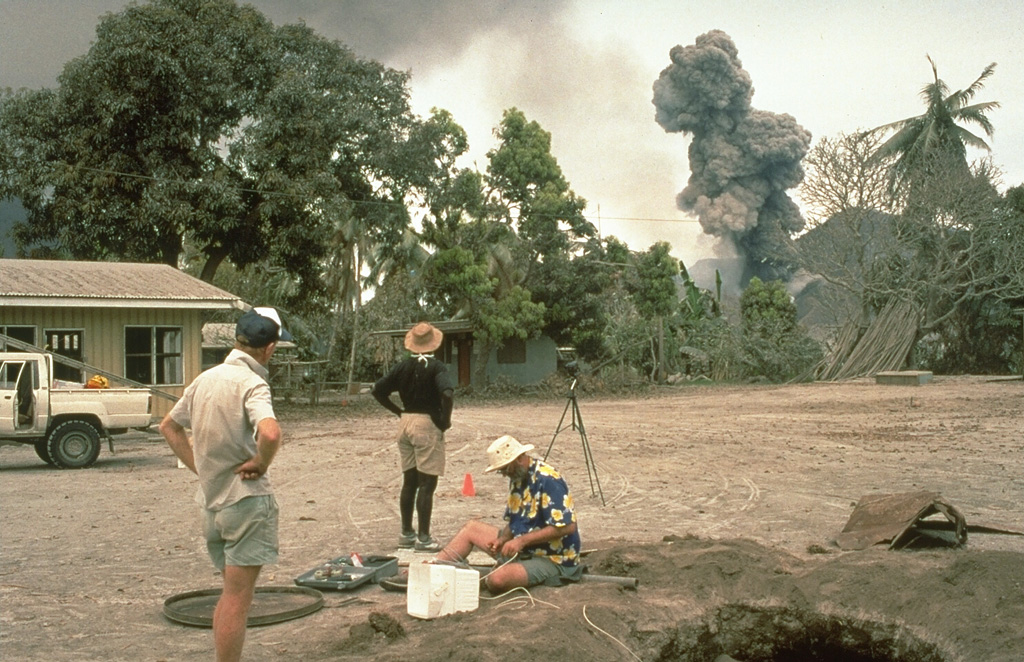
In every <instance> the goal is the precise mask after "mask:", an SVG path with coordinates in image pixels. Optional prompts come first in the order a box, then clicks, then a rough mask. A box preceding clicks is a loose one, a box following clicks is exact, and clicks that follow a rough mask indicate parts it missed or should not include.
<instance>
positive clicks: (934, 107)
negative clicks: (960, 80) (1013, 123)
mask: <svg viewBox="0 0 1024 662" xmlns="http://www.w3.org/2000/svg"><path fill="white" fill-rule="evenodd" d="M928 62H929V63H930V64H931V65H932V74H933V76H934V80H933V82H931V83H929V84H927V85H925V86H924V87H923V88H922V89H921V98H922V99H923V100H924V102H925V106H926V110H925V112H924V113H922V114H921V115H916V116H914V117H908V118H906V119H902V120H899V121H896V122H891V123H889V124H885V125H883V126H880V127H878V128H876V129H874V130H873V131H874V132H875V133H881V134H885V133H889V132H894V133H893V135H892V136H891V137H890V138H889V139H888V140H886V141H885V142H884V143H883V144H882V145H881V146H880V147H879V148H878V151H877V157H878V158H879V159H887V158H890V157H895V159H896V160H895V163H894V164H893V167H892V181H893V182H894V183H895V184H897V185H901V184H902V185H907V186H909V188H910V192H911V193H910V194H911V197H912V198H914V199H916V200H919V201H921V202H922V203H923V202H924V201H925V200H927V194H926V193H925V192H923V191H922V192H917V191H916V184H917V183H918V182H922V181H924V180H927V179H930V178H932V175H933V174H934V173H933V170H934V169H938V170H939V171H940V172H941V173H942V176H943V177H944V178H948V177H950V176H952V175H953V174H954V173H956V174H960V175H966V174H967V171H966V164H967V147H975V148H979V149H985V150H987V149H988V143H986V142H985V141H984V139H982V138H981V137H979V136H977V135H976V134H974V133H972V132H971V131H970V130H968V129H967V128H965V127H963V126H961V123H966V124H974V125H977V126H978V127H979V128H981V129H982V131H983V132H984V133H985V135H986V136H988V137H991V136H992V134H993V131H994V128H993V126H992V122H991V121H990V120H989V119H988V116H987V113H988V112H989V111H991V110H994V109H996V108H998V107H999V103H998V102H996V101H986V102H982V103H976V104H970V101H971V100H972V99H973V98H974V96H975V95H976V94H977V93H978V92H979V91H980V90H981V89H982V88H983V87H984V83H985V81H986V80H987V79H988V78H989V77H990V76H991V75H992V74H993V73H995V69H996V63H995V62H993V63H992V64H990V65H988V66H987V67H985V69H984V70H983V71H982V72H981V75H980V76H978V78H977V79H975V81H974V82H973V83H971V84H970V85H969V86H968V87H966V88H964V89H962V90H957V91H956V92H950V88H949V86H948V85H947V84H946V82H945V81H943V80H942V79H940V78H939V72H938V68H937V67H936V66H935V62H934V61H933V60H932V59H931V57H929V58H928Z"/></svg>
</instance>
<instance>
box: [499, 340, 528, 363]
mask: <svg viewBox="0 0 1024 662" xmlns="http://www.w3.org/2000/svg"><path fill="white" fill-rule="evenodd" d="M497 354H498V356H497V359H498V363H526V341H525V340H520V339H519V338H507V339H506V340H505V342H504V344H502V346H501V347H499V348H498V352H497Z"/></svg>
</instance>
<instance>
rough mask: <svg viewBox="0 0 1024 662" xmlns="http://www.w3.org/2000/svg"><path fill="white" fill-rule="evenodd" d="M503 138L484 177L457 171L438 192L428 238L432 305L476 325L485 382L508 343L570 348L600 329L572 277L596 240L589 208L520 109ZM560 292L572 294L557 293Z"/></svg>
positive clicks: (510, 116)
mask: <svg viewBox="0 0 1024 662" xmlns="http://www.w3.org/2000/svg"><path fill="white" fill-rule="evenodd" d="M495 135H496V137H497V138H498V141H499V143H498V146H497V147H495V148H494V149H492V150H490V151H489V152H488V154H487V158H488V166H487V170H486V173H485V174H480V173H478V172H474V171H470V170H465V169H463V170H457V169H455V168H450V169H449V176H448V177H447V178H446V179H443V180H442V179H439V180H437V181H435V182H434V184H433V186H432V187H430V189H429V190H430V192H431V194H432V195H431V197H430V199H429V200H428V201H427V206H428V208H429V214H428V216H427V218H426V219H425V220H424V221H423V231H422V234H421V236H422V238H423V241H424V242H425V243H426V244H427V245H429V247H430V248H431V249H432V250H433V253H432V255H431V256H430V257H429V259H428V260H427V261H426V262H425V264H424V265H423V268H422V274H423V284H424V288H425V291H426V292H427V297H428V302H429V303H431V304H433V305H436V306H438V308H439V309H440V310H442V311H445V312H446V313H447V314H448V315H449V316H455V317H464V318H467V319H471V320H473V322H474V326H475V328H476V329H477V332H476V341H477V342H476V352H477V354H478V358H477V367H478V375H477V379H478V380H482V379H483V373H482V371H483V370H484V368H485V367H486V357H487V356H488V355H489V353H490V350H491V349H492V348H493V347H495V346H500V345H501V344H502V343H503V342H504V341H505V340H507V339H509V338H520V339H526V338H528V337H530V336H533V335H535V334H536V333H538V332H540V331H541V330H542V329H547V330H549V331H550V332H551V333H552V335H554V336H557V337H558V338H559V340H564V339H565V338H567V337H568V336H569V335H570V333H569V331H568V328H569V327H570V326H574V325H576V322H580V324H578V325H576V326H578V328H580V329H582V330H584V332H583V333H584V335H580V336H579V338H580V339H582V340H585V341H586V339H587V338H592V337H593V326H594V325H593V324H591V323H589V320H588V319H587V318H588V316H589V317H593V315H594V308H593V307H592V306H587V305H579V304H580V302H581V301H582V300H585V299H586V297H587V294H588V287H589V285H588V284H587V283H586V281H585V279H584V278H582V277H577V276H574V272H573V269H574V265H576V264H583V262H578V259H579V258H581V256H583V255H584V254H586V253H587V252H588V251H587V248H586V244H587V241H588V240H589V239H590V238H591V237H593V235H594V234H595V231H594V227H593V225H591V224H590V223H589V222H588V221H587V220H586V218H584V216H583V209H584V207H585V206H586V201H585V200H583V199H581V198H579V197H578V196H576V194H575V193H573V191H572V189H571V188H570V187H569V184H568V182H567V180H566V179H565V176H564V174H563V173H562V170H561V168H560V167H559V166H558V162H557V160H556V159H555V157H554V156H553V155H552V154H551V135H550V134H549V133H548V132H546V131H544V130H543V129H542V128H541V127H540V125H539V124H537V123H536V122H534V121H529V120H527V119H526V116H525V115H524V114H523V113H522V112H521V111H519V110H517V109H515V108H513V109H510V110H507V111H506V112H505V113H504V115H503V117H502V121H501V124H500V125H499V127H498V128H497V129H496V131H495ZM588 264H589V265H590V266H593V265H594V264H596V263H595V262H589V263H588ZM581 273H582V272H581ZM556 285H566V286H567V287H569V288H570V289H572V290H573V291H569V292H566V291H563V292H560V293H557V294H556V293H555V292H554V291H553V290H552V288H553V287H555V286H556ZM573 297H577V299H576V301H572V303H569V302H570V301H571V300H572V298H573ZM560 299H561V300H560ZM563 302H564V303H563Z"/></svg>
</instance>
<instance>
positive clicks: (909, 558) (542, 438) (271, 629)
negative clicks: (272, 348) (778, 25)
mask: <svg viewBox="0 0 1024 662" xmlns="http://www.w3.org/2000/svg"><path fill="white" fill-rule="evenodd" d="M364 400H365V397H362V398H361V397H360V396H357V397H356V398H355V399H353V400H352V401H350V402H348V403H347V404H346V405H345V406H343V405H342V404H341V403H337V404H335V405H332V406H321V407H319V408H316V409H311V408H309V407H302V406H290V407H281V408H280V412H281V419H282V423H283V426H284V428H285V431H286V434H287V444H286V446H285V447H284V449H283V450H282V451H281V453H280V455H279V456H278V460H277V462H276V463H275V465H274V467H273V468H272V470H271V476H272V480H273V483H274V486H275V489H276V492H277V499H278V501H279V503H280V506H281V515H282V519H281V532H280V533H281V543H282V548H281V558H280V562H279V563H278V564H277V565H274V566H269V567H266V568H264V572H263V575H262V576H261V582H260V584H261V585H264V586H290V585H292V584H293V580H294V578H295V577H297V576H299V575H300V574H302V573H303V572H305V571H307V570H309V569H311V568H313V567H314V566H316V565H318V564H319V563H321V562H323V561H325V560H327V559H330V558H333V557H337V556H340V555H342V554H348V553H350V552H360V553H362V554H388V553H392V552H393V551H394V547H393V545H394V543H395V539H396V536H397V534H398V530H399V523H398V507H397V500H398V490H399V480H400V479H399V472H398V469H397V452H396V450H395V448H394V446H393V443H392V441H391V438H392V434H393V431H394V429H395V419H394V418H392V417H389V415H387V413H386V412H385V411H384V410H382V409H380V408H378V407H377V406H376V405H375V404H373V403H367V402H365V401H364ZM579 402H580V408H581V412H582V415H583V420H584V423H585V425H586V428H587V431H588V436H589V447H590V450H591V451H592V455H593V458H594V461H595V466H596V478H597V479H598V481H599V486H600V490H597V489H596V488H597V484H593V486H592V482H591V480H590V479H588V472H587V469H586V464H585V461H584V459H585V458H584V452H583V451H584V448H583V444H582V441H581V439H580V437H579V435H578V434H577V433H576V432H574V431H573V430H571V429H569V430H566V431H563V432H561V433H560V434H559V435H558V436H557V437H556V438H555V440H554V445H553V448H552V450H551V454H550V457H549V461H550V462H551V463H552V464H554V465H555V466H556V467H558V468H559V469H560V470H561V471H562V473H563V475H565V476H566V477H567V478H568V480H569V483H570V486H571V488H572V490H573V492H574V494H575V496H576V501H577V505H578V514H579V519H580V530H581V534H582V536H583V542H584V550H585V551H589V554H588V555H587V556H586V559H587V563H588V565H589V567H590V571H591V573H593V574H598V575H614V576H628V577H635V578H636V579H638V580H639V587H638V588H637V589H636V590H630V589H627V588H623V587H620V586H618V585H616V584H613V583H608V582H601V581H584V582H583V583H580V584H578V585H573V586H567V587H562V588H547V587H541V588H537V589H534V590H532V591H531V592H530V593H529V594H526V593H518V594H513V595H509V596H505V597H501V598H499V599H496V600H489V599H482V600H481V604H480V608H479V609H478V610H477V611H474V612H469V613H463V614H456V615H453V616H448V617H444V618H441V619H438V620H434V621H421V620H417V619H414V618H412V617H410V616H409V615H408V614H407V613H406V605H405V596H404V595H402V594H400V593H392V592H386V591H383V590H381V589H380V588H379V587H376V586H367V587H365V588H361V589H358V590H355V591H352V592H344V593H339V592H331V593H325V596H324V600H325V607H324V608H323V609H322V610H320V611H318V612H316V613H314V614H311V615H308V616H305V617H302V618H298V619H295V620H290V621H287V622H285V623H279V624H275V625H267V626H262V627H257V628H252V629H250V631H249V635H248V639H247V642H246V659H248V660H273V661H277V660H333V659H342V660H344V659H353V660H355V659H360V660H361V659H379V660H394V661H396V662H397V661H403V662H404V661H407V660H448V659H451V660H469V661H473V660H481V661H482V660H512V659H516V660H529V659H535V660H547V659H550V660H556V659H558V660H637V659H639V660H645V661H654V660H659V661H665V662H668V661H676V660H686V661H691V660H692V661H701V662H703V661H707V662H711V661H713V660H715V659H716V658H717V657H718V656H719V655H720V654H723V653H725V654H728V655H731V656H732V657H733V658H734V659H736V660H739V661H740V662H753V661H755V660H757V661H759V660H792V661H797V662H799V661H802V660H815V659H823V660H824V659H828V660H850V661H858V662H861V661H864V662H874V661H881V660H890V661H895V660H899V661H923V662H932V661H944V662H949V661H953V660H972V661H974V660H989V661H992V660H1006V661H1010V660H1015V661H1016V660H1021V659H1024V537H1020V536H1011V535H1000V534H975V533H972V534H971V536H970V538H969V540H968V544H967V546H966V548H964V549H959V550H953V549H930V550H916V551H889V550H886V549H884V548H878V547H876V548H872V549H869V550H865V551H856V552H843V551H840V550H839V549H838V548H837V547H836V546H835V545H834V544H833V542H832V541H833V539H834V538H835V536H836V534H838V533H839V531H841V529H842V528H843V526H844V524H845V523H846V521H847V519H848V518H849V516H850V513H851V512H852V509H853V506H854V504H855V503H856V501H857V500H858V499H859V498H860V497H862V496H864V495H867V494H875V493H895V492H907V491H914V490H921V489H924V490H934V491H936V492H940V493H941V494H942V495H943V497H944V498H945V499H946V500H948V501H949V502H951V503H952V504H954V505H955V506H956V507H957V508H959V509H960V510H961V511H962V512H963V513H964V515H965V516H966V518H967V522H968V524H969V525H988V526H996V527H1004V528H1013V529H1018V530H1019V529H1024V509H1022V503H1024V383H1022V382H1021V381H1006V380H1004V381H992V380H988V379H984V378H978V377H955V378H954V377H950V378H943V377H937V378H935V379H934V380H933V381H932V382H931V383H929V384H926V385H924V386H919V387H904V386H881V385H876V384H874V383H873V382H872V381H869V380H860V381H854V382H848V383H843V384H808V385H787V386H685V387H679V388H667V389H663V390H658V391H657V392H654V393H652V394H650V395H646V396H636V397H631V398H615V399H611V398H598V397H592V396H589V395H588V394H586V393H585V392H583V393H581V396H580V400H579ZM565 404H566V400H565V398H564V397H560V396H559V397H551V398H547V399H540V400H533V401H517V402H514V403H510V404H498V403H487V404H466V403H465V402H460V401H457V402H456V411H455V416H454V427H453V428H452V430H451V431H450V432H449V434H448V463H449V464H448V471H447V474H446V475H445V476H444V478H443V479H442V481H441V483H440V485H439V488H438V494H437V499H436V503H435V517H434V533H435V535H437V536H438V537H441V538H446V537H448V536H450V535H452V534H454V532H455V531H456V530H457V528H458V526H459V525H460V524H461V523H462V522H463V521H464V520H466V519H467V518H471V517H475V518H482V519H484V520H486V521H490V522H492V523H498V521H499V517H500V513H501V508H502V504H503V499H504V494H505V484H504V482H503V481H502V479H501V478H499V477H496V476H493V475H490V474H484V473H483V471H482V468H483V466H484V464H485V461H484V460H485V458H484V449H485V448H486V446H487V444H488V443H489V442H490V441H491V440H492V439H494V438H495V437H497V436H499V435H501V434H504V433H511V434H514V435H516V436H517V437H518V438H519V439H520V440H521V441H524V442H528V443H533V444H534V445H536V446H537V447H538V451H539V452H540V454H543V451H545V450H546V449H547V447H548V445H549V444H550V443H551V441H552V434H553V433H554V431H555V429H556V426H557V424H558V421H559V418H560V416H561V415H562V413H563V411H564V408H565ZM466 474H469V475H470V476H471V478H472V480H473V482H474V486H475V489H476V496H472V497H467V496H463V495H462V486H463V482H464V479H465V475H466ZM194 491H195V480H194V477H193V476H192V475H191V474H190V473H189V472H188V471H187V470H184V469H178V468H177V466H176V462H175V460H174V458H173V456H172V455H171V454H170V451H169V450H168V449H167V448H166V446H164V445H163V442H162V441H160V440H159V438H158V437H153V436H148V437H147V436H145V435H137V436H135V437H133V438H130V439H125V440H121V441H119V442H118V443H117V445H116V453H115V454H113V455H111V454H110V453H109V452H108V451H107V449H106V448H104V451H103V453H102V454H101V455H100V459H99V461H98V462H97V463H96V465H95V466H94V467H92V468H90V469H86V470H82V471H58V470H54V469H52V468H49V467H47V466H46V465H44V464H43V463H42V462H41V461H40V460H39V459H38V458H37V457H36V455H35V453H34V451H33V449H32V448H31V447H28V446H25V447H4V448H0V522H2V529H0V658H2V659H4V660H97V661H98V660H168V661H172V660H185V659H212V640H211V636H210V631H209V630H207V629H203V628H194V627H188V626H183V625H179V624H176V623H173V622H171V621H169V620H167V619H166V618H165V617H164V616H163V614H162V607H163V601H164V600H165V599H166V598H168V597H170V596H172V595H175V594H179V593H182V592H184V591H191V590H196V589H203V588H211V587H216V586H218V585H219V581H220V580H219V576H218V575H217V574H216V573H215V572H214V571H213V568H212V566H211V565H210V562H209V560H208V559H207V556H206V553H205V548H204V546H203V544H202V543H201V541H200V539H199V535H198V523H197V517H196V512H195V508H194V506H193V502H192V498H193V494H194ZM595 492H597V495H596V496H595ZM601 493H603V496H604V500H605V504H604V505H602V503H601V498H600V495H601ZM482 597H483V596H482ZM349 598H357V600H355V601H348V599H349Z"/></svg>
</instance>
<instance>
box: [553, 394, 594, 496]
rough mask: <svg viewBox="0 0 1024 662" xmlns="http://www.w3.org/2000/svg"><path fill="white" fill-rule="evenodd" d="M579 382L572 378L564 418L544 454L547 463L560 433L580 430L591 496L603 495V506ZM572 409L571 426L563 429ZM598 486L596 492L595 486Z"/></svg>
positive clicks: (563, 413)
mask: <svg viewBox="0 0 1024 662" xmlns="http://www.w3.org/2000/svg"><path fill="white" fill-rule="evenodd" d="M578 382H579V379H578V378H577V377H573V378H572V384H571V385H570V386H569V395H567V396H566V402H565V409H563V410H562V417H561V418H560V419H558V426H557V427H556V428H555V434H554V435H552V437H551V443H550V444H548V449H547V450H546V451H545V452H544V458H543V459H544V461H547V459H548V455H549V454H550V453H551V448H552V447H553V446H554V445H555V438H556V437H557V436H558V433H559V432H561V431H562V430H566V429H568V428H569V427H571V428H572V429H573V430H579V433H580V441H581V442H582V443H583V460H584V462H585V463H586V465H587V478H589V479H590V496H594V495H595V494H600V495H601V505H602V506H604V505H606V504H605V502H604V492H603V491H602V490H601V480H600V479H599V478H598V477H597V464H596V463H595V462H594V456H593V454H592V453H591V452H590V442H589V441H588V440H587V429H586V427H584V426H583V415H582V414H581V413H580V403H579V401H578V400H577V399H576V384H577V383H578ZM570 409H572V420H571V421H570V423H569V426H566V427H562V424H563V423H564V422H565V416H566V414H568V413H569V410H570ZM595 485H596V486H597V490H596V491H595V489H594V486H595Z"/></svg>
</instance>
